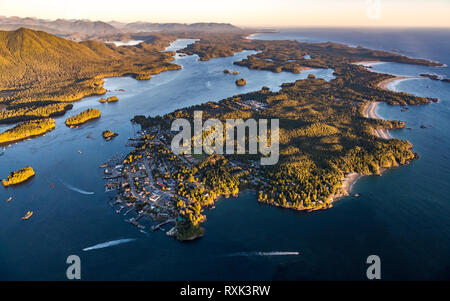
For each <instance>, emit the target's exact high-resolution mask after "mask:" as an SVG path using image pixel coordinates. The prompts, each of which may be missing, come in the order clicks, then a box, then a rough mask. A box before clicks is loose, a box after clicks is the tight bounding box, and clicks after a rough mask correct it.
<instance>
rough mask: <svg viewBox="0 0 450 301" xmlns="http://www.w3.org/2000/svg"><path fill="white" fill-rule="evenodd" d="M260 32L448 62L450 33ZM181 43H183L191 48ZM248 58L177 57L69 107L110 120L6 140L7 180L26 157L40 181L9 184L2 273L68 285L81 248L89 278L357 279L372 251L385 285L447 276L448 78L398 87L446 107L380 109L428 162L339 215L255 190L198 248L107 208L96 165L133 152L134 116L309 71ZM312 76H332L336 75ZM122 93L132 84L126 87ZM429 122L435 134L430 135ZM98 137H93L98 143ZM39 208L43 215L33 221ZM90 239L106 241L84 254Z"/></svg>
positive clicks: (0, 207) (212, 219)
mask: <svg viewBox="0 0 450 301" xmlns="http://www.w3.org/2000/svg"><path fill="white" fill-rule="evenodd" d="M305 37H306V38H305ZM258 38H266V39H274V38H277V39H286V38H289V39H300V40H304V39H313V38H314V39H315V40H314V41H326V40H333V41H340V42H345V43H349V44H352V45H363V46H366V47H373V48H377V49H384V50H391V49H397V50H401V53H404V54H407V55H411V56H415V57H423V58H428V59H433V60H437V61H440V62H443V63H446V64H449V63H450V57H449V53H450V32H449V31H442V30H439V31H423V30H419V31H408V32H406V33H405V32H404V31H385V32H379V31H376V32H374V31H370V30H369V31H366V32H364V31H362V30H340V31H328V33H327V31H326V30H321V31H317V30H314V31H312V32H309V33H308V32H306V31H302V32H300V31H297V32H296V31H290V32H287V33H283V32H282V33H279V34H271V35H259V36H258ZM180 43H181V44H180V45H176V46H177V47H182V46H183V45H182V42H180ZM250 53H253V52H243V53H239V54H237V55H236V56H235V57H230V58H219V59H213V60H211V61H209V62H198V61H197V57H196V56H192V57H177V59H176V63H178V64H180V65H182V66H183V69H182V70H180V71H171V72H165V73H162V74H160V75H157V76H154V77H153V78H152V79H151V80H150V81H148V82H141V81H135V80H134V79H131V78H111V79H107V80H106V82H105V87H106V88H107V89H109V90H111V92H108V94H107V96H109V95H117V96H119V98H120V101H119V102H118V103H116V104H99V103H98V102H97V99H98V98H96V97H89V98H87V99H85V100H83V101H81V102H78V103H76V104H75V107H74V109H73V110H72V111H71V112H69V114H74V113H76V112H78V111H81V110H83V109H84V108H86V107H98V108H101V110H102V118H101V119H99V120H98V121H95V122H93V123H89V124H86V125H84V126H82V127H80V128H78V129H68V128H66V127H65V126H64V125H63V122H64V117H63V118H59V119H57V127H56V129H55V131H53V132H51V133H48V134H47V135H46V136H45V137H39V138H37V139H34V140H31V141H27V142H23V143H19V144H16V145H14V146H12V147H11V148H8V149H7V150H6V151H5V155H4V156H3V157H0V162H1V165H0V174H1V176H3V177H4V176H6V175H7V173H8V172H9V171H10V170H11V169H17V168H20V167H22V166H24V165H28V164H30V165H32V166H33V168H35V170H36V171H37V176H36V177H35V178H34V179H33V180H32V181H30V182H28V183H27V184H25V185H24V186H21V187H18V188H12V189H11V188H10V189H3V188H0V200H1V199H7V197H8V196H9V195H13V196H14V200H13V201H12V202H11V203H9V204H8V203H6V202H3V201H0V244H1V247H0V279H22V280H23V279H25V280H45V279H51V280H64V279H65V270H66V268H67V265H66V263H65V261H66V258H67V256H69V255H71V254H75V255H78V256H80V258H81V265H82V279H84V280H194V279H204V280H271V279H278V280H282V279H285V280H302V279H307V280H353V279H357V280H358V279H365V274H366V268H367V264H366V263H365V261H366V258H367V256H369V255H371V254H376V255H379V256H380V258H381V265H382V278H383V279H390V280H392V279H395V280H410V279H414V280H420V279H425V280H427V279H449V277H450V258H449V256H448V254H450V252H449V251H450V200H449V197H448V196H449V195H450V185H449V181H448V178H449V177H448V170H449V167H450V166H449V165H450V163H449V162H450V160H449V155H448V154H447V152H446V151H447V150H448V149H449V145H450V133H449V132H448V131H447V129H448V128H449V122H450V116H449V110H450V84H448V83H442V82H436V81H431V80H429V79H425V78H422V79H412V80H406V81H402V82H400V83H397V84H396V85H395V87H393V88H395V89H397V90H399V91H407V92H410V93H415V94H418V95H426V96H432V97H439V98H440V100H441V101H440V102H439V103H438V104H431V105H426V106H417V107H412V106H410V109H409V110H408V111H406V112H400V108H399V107H392V106H387V105H381V106H379V108H378V114H380V115H381V116H382V117H384V118H389V119H400V120H404V121H406V123H407V127H410V128H411V130H407V129H403V130H397V131H392V132H391V134H392V136H394V137H398V138H401V139H408V140H410V141H411V142H412V143H413V144H414V150H415V151H416V152H418V153H419V154H420V159H419V160H417V161H415V162H413V163H412V164H410V165H408V166H404V167H401V168H398V169H394V170H390V171H387V172H385V173H384V175H383V176H382V177H364V178H362V179H360V180H359V181H358V182H357V183H356V184H355V185H354V187H353V192H354V193H356V192H358V193H360V195H361V196H360V197H359V198H354V197H348V198H345V199H342V200H340V201H338V202H336V203H335V206H334V208H333V209H331V210H326V211H322V212H315V213H310V214H306V213H299V212H294V211H290V210H284V209H280V208H274V207H270V206H267V205H262V204H259V203H257V202H256V197H255V195H254V193H252V192H245V193H243V194H242V195H240V196H239V197H238V198H230V199H225V200H221V201H219V202H218V204H217V206H216V209H214V210H212V211H210V212H208V213H207V218H208V220H207V221H206V222H205V224H204V226H205V228H206V236H205V237H203V238H202V239H200V240H196V241H194V242H191V243H186V244H181V243H179V242H177V241H175V240H173V239H170V238H168V237H166V236H165V234H164V233H163V232H150V233H142V232H140V231H138V230H137V229H136V228H135V227H133V226H131V225H130V224H128V223H125V222H124V221H123V219H124V218H125V217H124V216H123V215H120V214H119V215H118V214H116V213H115V211H114V210H113V209H112V208H111V207H110V206H109V205H108V194H106V193H105V192H104V189H103V181H102V180H101V177H102V174H101V172H100V169H99V168H98V166H99V165H100V164H101V163H103V162H104V161H105V160H106V159H107V158H109V157H110V156H111V155H112V154H114V153H125V152H126V151H127V149H126V148H125V147H124V145H125V143H126V139H127V137H129V136H132V135H133V133H134V130H135V129H133V127H132V125H131V124H130V122H129V119H131V117H132V116H133V115H135V114H145V115H152V116H154V115H157V114H163V113H166V112H169V111H172V110H174V109H176V108H180V107H183V106H186V105H191V104H197V103H202V102H205V101H208V100H219V99H221V98H224V97H228V96H231V95H234V94H237V93H241V92H247V91H252V90H256V89H259V88H260V87H261V86H263V85H267V86H269V87H271V88H272V89H273V90H276V89H277V88H278V86H279V84H280V83H282V82H290V81H293V80H295V79H297V78H301V77H302V78H304V77H305V76H306V74H307V73H302V74H297V75H294V74H289V73H280V74H274V73H270V72H262V71H251V70H247V69H246V68H241V67H238V66H234V65H232V62H233V61H236V60H239V59H241V58H243V57H245V56H247V55H248V54H250ZM225 68H228V69H230V70H233V71H234V70H236V71H239V72H240V76H242V77H245V78H246V79H247V82H248V85H247V86H245V87H236V86H235V85H234V81H235V79H236V78H235V77H232V76H230V75H224V74H223V73H222V71H223V69H225ZM372 70H373V71H378V72H389V73H393V74H399V75H411V76H417V75H418V74H419V73H424V72H426V73H437V74H441V75H447V76H448V77H450V76H449V74H450V73H449V69H448V68H427V67H417V66H409V65H399V64H392V63H386V64H378V65H375V66H374V68H373V69H372ZM308 71H309V72H311V70H308ZM312 72H315V74H317V75H318V76H321V77H325V78H327V79H331V78H332V76H331V70H315V71H312ZM427 86H429V88H427ZM120 88H123V89H125V90H126V91H125V92H117V91H114V90H117V89H120ZM421 124H425V125H427V128H426V129H420V125H421ZM3 128H4V127H2V130H3ZM104 129H111V130H114V131H117V132H118V133H119V136H118V137H117V138H115V139H113V140H112V141H110V142H104V141H103V139H102V138H101V137H100V134H101V131H103V130H104ZM88 134H91V135H92V137H93V138H91V139H87V138H86V136H87V135H88ZM77 150H81V151H82V154H79V153H78V152H77ZM49 182H53V183H54V184H55V188H54V189H52V188H50V186H49V184H48V183H49ZM63 183H66V184H68V185H70V186H71V187H72V188H76V189H69V188H68V186H67V185H64V184H63ZM77 189H78V190H79V191H84V192H93V193H94V194H85V193H80V192H77ZM31 209H32V210H34V212H35V215H34V216H33V217H32V218H31V219H30V220H28V221H26V222H23V221H21V220H20V217H21V216H23V215H24V214H25V212H26V211H27V210H31ZM166 230H168V229H166ZM133 239H134V240H133ZM121 242H125V243H121ZM99 246H100V247H99ZM90 247H95V248H93V249H89V251H83V249H86V248H90ZM279 252H287V253H279ZM296 252H298V253H296ZM281 254H285V255H281Z"/></svg>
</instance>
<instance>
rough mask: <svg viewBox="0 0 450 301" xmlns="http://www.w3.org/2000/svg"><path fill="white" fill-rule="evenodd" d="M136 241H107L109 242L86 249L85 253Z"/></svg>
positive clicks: (128, 239) (132, 239)
mask: <svg viewBox="0 0 450 301" xmlns="http://www.w3.org/2000/svg"><path fill="white" fill-rule="evenodd" d="M134 240H136V239H135V238H124V239H118V240H112V241H107V242H103V243H101V244H98V245H95V246H92V247H87V248H84V249H83V251H91V250H97V249H103V248H108V247H112V246H117V245H120V244H125V243H127V242H130V241H134Z"/></svg>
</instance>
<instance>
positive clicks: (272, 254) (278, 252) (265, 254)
mask: <svg viewBox="0 0 450 301" xmlns="http://www.w3.org/2000/svg"><path fill="white" fill-rule="evenodd" d="M294 255H300V252H283V251H273V252H239V253H233V254H230V255H228V256H294Z"/></svg>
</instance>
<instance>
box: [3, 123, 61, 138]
mask: <svg viewBox="0 0 450 301" xmlns="http://www.w3.org/2000/svg"><path fill="white" fill-rule="evenodd" d="M54 128H55V120H54V119H51V118H48V119H39V120H32V121H25V122H22V123H19V124H17V125H16V126H15V127H13V128H11V129H8V130H6V131H4V132H3V133H1V134H0V144H7V143H11V142H15V141H20V140H24V139H27V138H30V137H34V136H39V135H43V134H45V133H46V132H48V131H51V130H52V129H54Z"/></svg>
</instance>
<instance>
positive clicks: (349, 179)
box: [332, 172, 362, 202]
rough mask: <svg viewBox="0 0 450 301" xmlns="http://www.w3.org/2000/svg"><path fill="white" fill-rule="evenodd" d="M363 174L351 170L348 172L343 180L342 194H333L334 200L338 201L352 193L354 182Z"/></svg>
mask: <svg viewBox="0 0 450 301" xmlns="http://www.w3.org/2000/svg"><path fill="white" fill-rule="evenodd" d="M361 177H362V175H361V174H359V173H356V172H351V173H349V174H347V175H346V176H345V177H344V180H343V182H342V190H343V193H342V194H335V195H333V196H332V199H333V202H334V201H337V200H339V199H341V198H343V197H345V196H348V195H350V192H351V190H352V187H353V184H355V183H356V181H358V179H359V178H361Z"/></svg>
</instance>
